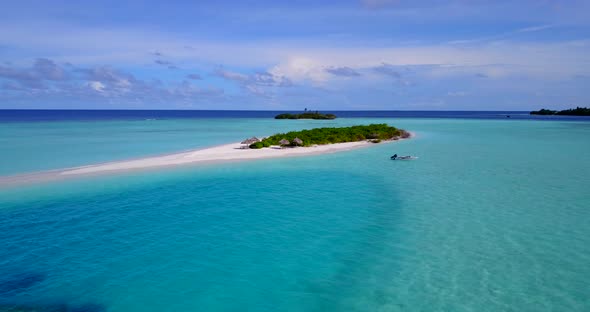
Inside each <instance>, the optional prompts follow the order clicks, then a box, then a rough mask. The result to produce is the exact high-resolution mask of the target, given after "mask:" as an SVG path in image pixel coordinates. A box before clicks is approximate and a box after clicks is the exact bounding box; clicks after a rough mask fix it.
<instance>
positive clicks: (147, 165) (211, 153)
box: [0, 133, 414, 187]
mask: <svg viewBox="0 0 590 312" xmlns="http://www.w3.org/2000/svg"><path fill="white" fill-rule="evenodd" d="M412 137H414V134H413V133H412V134H411V136H410V138H412ZM400 140H403V139H400ZM395 141H396V140H387V141H382V142H381V143H371V142H369V141H358V142H346V143H334V144H326V145H316V146H311V147H294V148H292V147H289V148H280V147H278V146H272V147H269V148H263V149H249V148H247V149H244V148H241V147H242V146H243V144H240V143H239V142H238V143H230V144H224V145H217V146H213V147H208V148H203V149H197V150H190V151H185V152H179V153H173V154H167V155H162V156H151V157H144V158H138V159H130V160H120V161H112V162H106V163H99V164H93V165H85V166H78V167H71V168H64V169H56V170H48V171H40V172H32V173H26V174H17V175H11V176H4V177H0V187H9V186H16V185H23V184H33V183H41V182H49V181H56V180H64V179H69V178H75V177H80V176H92V175H103V174H111V173H122V172H129V171H138V170H149V169H158V168H165V167H176V166H184V165H197V164H216V163H229V162H238V161H248V160H258V159H268V158H283V157H298V156H311V155H322V154H331V153H336V152H342V151H349V150H354V149H357V148H362V147H369V146H373V145H375V146H377V145H380V144H387V143H391V142H395Z"/></svg>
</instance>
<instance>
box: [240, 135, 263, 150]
mask: <svg viewBox="0 0 590 312" xmlns="http://www.w3.org/2000/svg"><path fill="white" fill-rule="evenodd" d="M256 142H260V139H258V138H257V137H251V138H249V139H245V140H244V141H242V142H241V144H246V146H243V147H242V148H248V147H249V146H250V144H254V143H256Z"/></svg>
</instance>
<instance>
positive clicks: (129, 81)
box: [0, 0, 590, 110]
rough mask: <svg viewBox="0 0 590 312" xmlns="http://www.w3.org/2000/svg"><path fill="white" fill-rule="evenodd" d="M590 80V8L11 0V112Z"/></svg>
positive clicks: (571, 101) (2, 44)
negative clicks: (20, 109) (16, 110)
mask: <svg viewBox="0 0 590 312" xmlns="http://www.w3.org/2000/svg"><path fill="white" fill-rule="evenodd" d="M123 2H124V3H123ZM589 86H590V1H587V0H586V1H576V0H572V1H556V0H534V1H533V0H530V1H527V0H521V1H503V0H497V1H486V0H427V1H405V0H358V1H352V0H351V1H284V2H283V1H223V0H220V1H211V2H205V1H174V2H173V3H172V2H170V3H165V2H163V1H151V2H150V1H95V2H87V1H58V0H56V1H27V0H21V1H3V0H0V108H87V109H270V110H294V109H297V110H298V109H303V108H312V109H318V110H329V109H339V110H529V109H538V108H541V107H548V108H555V109H559V108H568V107H575V106H590V93H589V92H586V90H587V89H588V87H589Z"/></svg>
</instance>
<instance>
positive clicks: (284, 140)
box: [279, 139, 291, 146]
mask: <svg viewBox="0 0 590 312" xmlns="http://www.w3.org/2000/svg"><path fill="white" fill-rule="evenodd" d="M279 144H281V146H286V145H289V144H291V142H289V140H287V139H282V140H280V141H279Z"/></svg>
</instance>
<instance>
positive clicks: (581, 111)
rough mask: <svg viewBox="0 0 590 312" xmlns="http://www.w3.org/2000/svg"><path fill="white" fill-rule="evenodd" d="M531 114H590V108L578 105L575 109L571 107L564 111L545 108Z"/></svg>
mask: <svg viewBox="0 0 590 312" xmlns="http://www.w3.org/2000/svg"><path fill="white" fill-rule="evenodd" d="M531 115H561V116H590V108H586V107H576V108H573V109H572V108H570V109H565V110H562V111H555V110H550V109H545V108H543V109H541V110H538V111H532V112H531Z"/></svg>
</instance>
